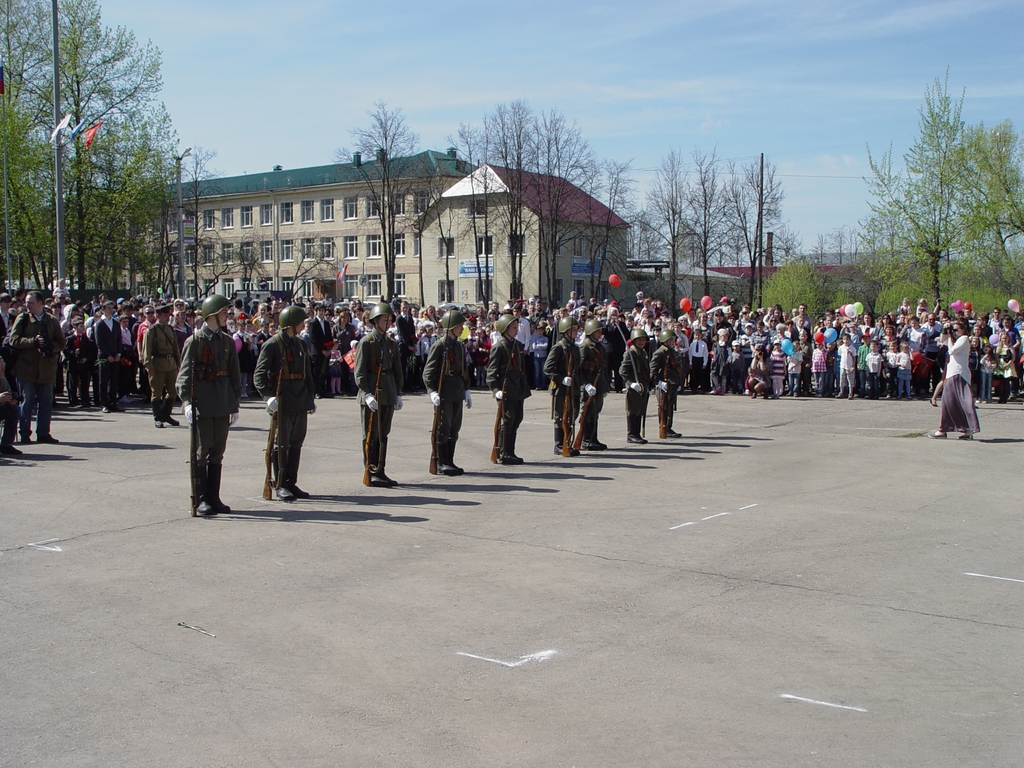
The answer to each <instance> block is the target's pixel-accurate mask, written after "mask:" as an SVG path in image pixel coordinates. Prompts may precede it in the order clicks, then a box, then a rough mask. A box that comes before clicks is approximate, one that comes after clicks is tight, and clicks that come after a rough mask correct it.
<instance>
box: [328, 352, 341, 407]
mask: <svg viewBox="0 0 1024 768" xmlns="http://www.w3.org/2000/svg"><path fill="white" fill-rule="evenodd" d="M327 375H328V376H330V377H331V394H332V395H340V394H341V349H340V348H339V347H338V345H337V344H335V345H334V348H333V349H331V356H330V358H328V362H327Z"/></svg>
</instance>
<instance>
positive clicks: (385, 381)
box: [355, 302, 405, 488]
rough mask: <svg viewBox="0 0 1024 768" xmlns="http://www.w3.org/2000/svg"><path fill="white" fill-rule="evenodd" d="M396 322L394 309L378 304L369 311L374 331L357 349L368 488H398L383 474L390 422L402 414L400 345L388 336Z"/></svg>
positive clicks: (363, 339)
mask: <svg viewBox="0 0 1024 768" xmlns="http://www.w3.org/2000/svg"><path fill="white" fill-rule="evenodd" d="M393 320H394V312H393V311H392V310H391V306H390V305H389V304H387V303H385V302H381V303H380V304H377V305H376V306H375V307H374V308H373V309H371V310H370V324H371V325H372V327H373V330H372V331H371V332H370V333H368V334H366V335H365V336H363V338H362V339H360V340H359V346H358V347H356V367H355V379H356V386H357V387H359V405H360V413H361V416H362V424H363V461H364V462H366V466H367V468H368V469H369V475H370V482H369V485H371V486H373V487H374V488H391V487H393V486H396V485H398V483H396V482H395V481H394V480H392V479H391V478H390V477H388V476H387V475H386V474H385V473H384V465H385V463H386V461H387V453H388V434H389V433H390V432H391V420H392V419H393V418H394V415H395V411H400V410H402V398H401V396H400V395H399V394H398V393H399V392H401V391H402V386H403V384H404V383H405V382H404V378H403V376H402V358H401V356H400V354H399V351H398V345H397V344H396V343H395V341H394V339H392V338H390V337H389V336H388V335H387V332H388V328H390V327H391V323H392V322H393ZM371 414H372V417H373V418H372V422H373V423H372V424H371ZM371 427H372V430H371Z"/></svg>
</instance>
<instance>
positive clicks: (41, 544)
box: [27, 539, 64, 552]
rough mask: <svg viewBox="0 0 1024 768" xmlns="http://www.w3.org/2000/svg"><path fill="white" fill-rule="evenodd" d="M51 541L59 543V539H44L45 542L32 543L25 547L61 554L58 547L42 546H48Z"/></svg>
mask: <svg viewBox="0 0 1024 768" xmlns="http://www.w3.org/2000/svg"><path fill="white" fill-rule="evenodd" d="M51 541H60V539H46V540H45V541H32V542H29V543H28V545H27V546H29V547H35V548H36V549H42V550H45V551H47V552H63V551H64V550H62V549H61V548H60V547H45V546H43V545H44V544H49V543H50V542H51Z"/></svg>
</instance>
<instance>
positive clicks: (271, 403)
mask: <svg viewBox="0 0 1024 768" xmlns="http://www.w3.org/2000/svg"><path fill="white" fill-rule="evenodd" d="M267 413H269V414H270V415H271V416H273V415H274V414H275V413H277V398H276V397H272V398H270V399H269V400H267Z"/></svg>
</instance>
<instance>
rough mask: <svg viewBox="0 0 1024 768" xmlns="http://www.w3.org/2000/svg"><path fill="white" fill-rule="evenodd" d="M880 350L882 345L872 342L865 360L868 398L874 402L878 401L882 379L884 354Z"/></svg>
mask: <svg viewBox="0 0 1024 768" xmlns="http://www.w3.org/2000/svg"><path fill="white" fill-rule="evenodd" d="M880 350H881V345H880V344H879V343H878V342H877V341H875V340H872V341H871V347H870V351H869V352H868V354H867V357H866V358H865V360H864V362H865V364H866V365H867V375H868V397H869V398H870V399H872V400H877V399H878V385H879V383H880V381H881V378H882V353H881V351H880Z"/></svg>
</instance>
